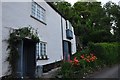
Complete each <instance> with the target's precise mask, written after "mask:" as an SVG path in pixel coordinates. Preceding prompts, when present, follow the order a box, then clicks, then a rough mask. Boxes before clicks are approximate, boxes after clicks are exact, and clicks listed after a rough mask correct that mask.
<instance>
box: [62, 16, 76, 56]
mask: <svg viewBox="0 0 120 80" xmlns="http://www.w3.org/2000/svg"><path fill="white" fill-rule="evenodd" d="M62 23H63V40H66V41H69V42H71V44H72V54H74V53H76V39H75V35H74V28H73V27H72V32H73V39H71V40H69V39H67V38H66V20H65V19H64V18H62Z"/></svg>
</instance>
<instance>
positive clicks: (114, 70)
mask: <svg viewBox="0 0 120 80" xmlns="http://www.w3.org/2000/svg"><path fill="white" fill-rule="evenodd" d="M88 78H119V79H120V65H115V66H112V67H109V68H105V69H103V70H101V71H100V72H95V73H94V74H91V75H89V76H88Z"/></svg>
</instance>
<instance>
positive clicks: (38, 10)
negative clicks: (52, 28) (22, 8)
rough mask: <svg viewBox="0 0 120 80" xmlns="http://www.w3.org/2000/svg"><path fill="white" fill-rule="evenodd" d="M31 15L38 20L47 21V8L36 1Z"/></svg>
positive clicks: (33, 3)
mask: <svg viewBox="0 0 120 80" xmlns="http://www.w3.org/2000/svg"><path fill="white" fill-rule="evenodd" d="M31 15H32V17H34V18H36V19H37V20H39V21H41V22H44V23H45V9H43V8H42V7H41V6H40V5H39V4H37V3H36V2H32V9H31Z"/></svg>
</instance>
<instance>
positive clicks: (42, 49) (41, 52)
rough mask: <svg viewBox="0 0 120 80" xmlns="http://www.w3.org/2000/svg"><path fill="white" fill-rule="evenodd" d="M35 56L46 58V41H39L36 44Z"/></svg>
mask: <svg viewBox="0 0 120 80" xmlns="http://www.w3.org/2000/svg"><path fill="white" fill-rule="evenodd" d="M36 56H37V58H38V57H39V58H40V59H46V57H47V58H48V56H47V43H46V42H39V43H37V44H36ZM42 57H43V58H42Z"/></svg>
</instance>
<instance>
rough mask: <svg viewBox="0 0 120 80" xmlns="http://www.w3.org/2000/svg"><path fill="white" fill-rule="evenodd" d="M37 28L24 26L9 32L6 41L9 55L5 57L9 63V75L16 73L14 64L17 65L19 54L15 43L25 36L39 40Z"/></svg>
mask: <svg viewBox="0 0 120 80" xmlns="http://www.w3.org/2000/svg"><path fill="white" fill-rule="evenodd" d="M37 34H38V33H37V30H35V29H34V28H32V27H24V28H19V29H14V30H13V32H12V33H10V35H9V36H10V37H9V39H8V40H7V42H8V48H7V50H9V53H8V54H9V55H8V57H7V61H8V62H9V64H10V67H9V71H11V75H12V76H15V74H16V65H17V61H18V59H19V55H18V49H17V47H16V46H17V45H18V43H19V42H20V41H21V40H23V39H25V38H27V39H31V40H33V41H34V42H36V43H37V42H39V41H40V39H39V37H38V35H37Z"/></svg>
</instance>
